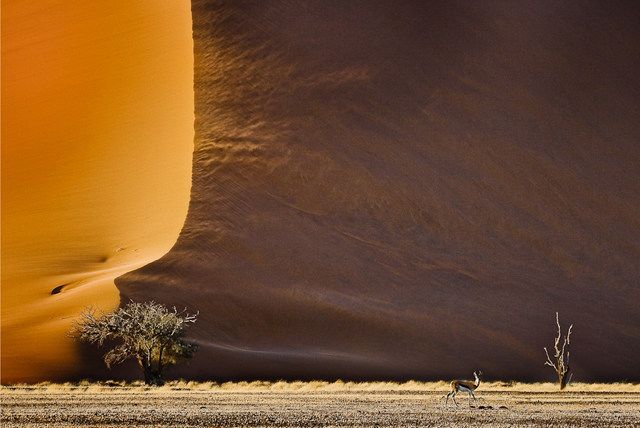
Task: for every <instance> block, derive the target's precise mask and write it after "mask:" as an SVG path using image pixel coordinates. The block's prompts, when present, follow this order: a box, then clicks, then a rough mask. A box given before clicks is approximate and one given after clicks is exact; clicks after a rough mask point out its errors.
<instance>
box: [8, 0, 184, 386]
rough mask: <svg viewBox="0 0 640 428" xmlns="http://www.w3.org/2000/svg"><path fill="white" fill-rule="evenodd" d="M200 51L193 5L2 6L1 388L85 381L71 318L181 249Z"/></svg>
mask: <svg viewBox="0 0 640 428" xmlns="http://www.w3.org/2000/svg"><path fill="white" fill-rule="evenodd" d="M192 48H193V43H192V37H191V11H190V3H189V2H188V1H167V2H157V1H155V0H142V1H140V0H135V1H125V2H112V1H107V0H104V1H102V0H101V1H90V2H87V1H70V0H58V1H55V0H46V1H33V2H32V1H7V2H4V1H3V3H2V381H3V382H8V381H18V380H34V379H43V378H46V379H60V378H65V377H66V376H69V375H72V374H73V373H75V371H74V370H77V367H76V366H77V364H78V359H77V352H76V349H75V347H74V344H73V343H72V341H71V340H70V339H68V338H67V337H66V333H67V331H68V330H69V327H70V325H71V323H72V321H73V319H74V317H75V316H77V314H78V313H79V311H80V310H81V309H82V308H83V307H84V306H88V305H92V306H95V307H98V308H100V309H103V310H108V309H111V308H114V307H116V306H117V305H118V303H119V293H118V290H117V289H116V287H115V286H114V284H113V279H114V278H115V277H117V276H120V275H122V274H123V273H125V272H128V271H130V270H132V269H136V268H138V267H140V266H143V265H145V264H147V263H149V262H151V261H153V260H155V259H157V258H158V257H160V256H161V255H162V254H164V253H165V252H166V251H168V250H169V248H170V247H171V246H172V245H173V243H174V242H175V239H176V237H177V234H178V232H179V230H180V228H181V226H182V224H183V222H184V218H185V216H186V211H187V205H188V199H189V189H190V178H191V156H192V151H193V54H192Z"/></svg>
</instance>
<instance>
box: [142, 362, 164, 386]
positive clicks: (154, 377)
mask: <svg viewBox="0 0 640 428" xmlns="http://www.w3.org/2000/svg"><path fill="white" fill-rule="evenodd" d="M143 373H144V383H145V384H147V385H154V386H162V385H164V379H163V378H162V373H161V372H160V371H158V370H153V368H152V367H151V365H145V366H144V367H143Z"/></svg>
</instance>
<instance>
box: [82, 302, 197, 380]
mask: <svg viewBox="0 0 640 428" xmlns="http://www.w3.org/2000/svg"><path fill="white" fill-rule="evenodd" d="M197 316H198V314H197V313H196V314H189V313H187V312H186V310H185V311H181V312H178V310H177V309H176V308H175V307H173V308H172V309H168V308H167V307H165V306H164V305H161V304H159V303H156V302H144V303H137V302H130V303H128V304H127V305H126V306H124V307H121V308H119V309H118V310H116V311H115V312H112V313H110V314H106V315H105V314H101V315H99V314H97V312H96V310H95V309H92V308H88V309H86V310H85V311H84V312H83V313H82V315H81V318H80V320H79V321H78V322H77V323H76V326H75V334H74V336H75V337H76V338H77V339H78V340H80V341H83V342H88V343H92V344H96V345H98V346H99V347H102V346H105V345H106V346H112V347H111V349H110V350H109V351H107V352H106V353H105V354H104V362H105V364H106V365H107V367H108V368H111V367H112V366H113V365H114V364H120V363H122V362H124V361H126V360H128V359H130V358H133V359H135V360H136V362H137V363H138V366H139V367H140V369H141V370H142V372H143V375H144V381H145V383H147V384H151V385H161V384H163V383H164V378H163V371H164V369H165V368H166V367H167V366H170V365H173V364H176V363H178V362H179V361H180V360H183V359H185V358H191V357H192V356H193V354H194V352H195V351H196V350H197V345H196V344H195V343H191V342H189V341H187V340H185V333H186V329H187V327H188V326H189V325H190V324H193V323H195V322H196V318H197Z"/></svg>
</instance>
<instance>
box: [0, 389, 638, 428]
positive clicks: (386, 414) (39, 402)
mask: <svg viewBox="0 0 640 428" xmlns="http://www.w3.org/2000/svg"><path fill="white" fill-rule="evenodd" d="M0 391H1V393H2V404H3V407H2V416H1V417H0V420H1V421H2V423H3V426H6V427H19V426H26V425H27V424H37V425H38V426H51V427H66V426H78V425H89V424H90V425H92V426H112V427H113V426H116V427H117V426H133V425H140V424H145V425H147V424H148V425H153V426H285V427H288V426H298V427H299V426H310V427H311V426H494V427H497V426H549V425H553V426H589V427H601V426H602V427H603V426H625V427H626V426H634V425H637V424H639V423H640V389H639V388H638V385H629V384H626V385H625V384H618V385H588V384H579V385H576V386H575V387H570V388H569V389H568V390H567V391H566V392H563V393H558V392H557V391H556V390H554V389H552V388H551V385H527V384H517V385H515V386H513V387H506V386H500V384H494V385H487V388H483V387H482V386H481V389H480V390H479V391H478V392H477V396H478V402H477V403H476V404H475V407H472V408H469V407H468V405H467V402H466V398H461V399H460V407H458V408H456V407H455V406H454V405H452V404H450V405H449V406H445V405H444V402H443V400H442V395H443V394H445V393H446V391H447V384H446V383H445V382H439V383H426V384H425V383H420V382H409V383H407V384H393V383H385V382H383V383H367V384H358V383H355V384H351V383H331V384H324V383H322V382H310V383H304V382H296V383H293V384H292V383H284V382H279V383H275V384H270V383H261V382H252V383H250V384H224V385H211V384H193V383H189V384H185V383H172V384H170V385H166V386H165V387H162V388H151V389H149V388H145V387H142V386H124V387H123V386H118V385H117V384H112V386H106V385H103V386H100V385H95V384H89V383H86V384H80V385H41V386H35V387H20V386H18V387H12V388H6V387H4V388H2V389H1V390H0Z"/></svg>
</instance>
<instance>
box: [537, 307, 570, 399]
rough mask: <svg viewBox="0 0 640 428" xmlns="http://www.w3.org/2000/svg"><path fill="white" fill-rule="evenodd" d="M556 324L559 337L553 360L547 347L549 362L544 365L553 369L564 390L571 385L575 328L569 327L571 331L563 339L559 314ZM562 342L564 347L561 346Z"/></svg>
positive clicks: (554, 346) (555, 343) (545, 350)
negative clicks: (570, 355)
mask: <svg viewBox="0 0 640 428" xmlns="http://www.w3.org/2000/svg"><path fill="white" fill-rule="evenodd" d="M556 324H557V326H558V335H557V336H556V339H555V342H554V344H553V348H554V350H555V353H554V355H553V360H552V359H551V357H550V356H549V351H547V348H546V347H545V348H544V353H545V354H547V361H546V362H545V363H544V365H545V366H549V367H552V368H553V369H554V370H555V371H556V375H557V376H558V383H559V384H560V389H561V390H562V389H564V388H565V387H566V386H567V385H568V384H569V382H570V381H571V376H572V373H571V368H570V367H569V354H570V352H569V345H570V342H571V329H572V328H573V324H571V325H570V326H569V330H567V333H566V334H565V336H564V338H563V337H562V330H561V328H560V319H559V317H558V313H557V312H556ZM561 341H562V347H561V346H560V342H561Z"/></svg>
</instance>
